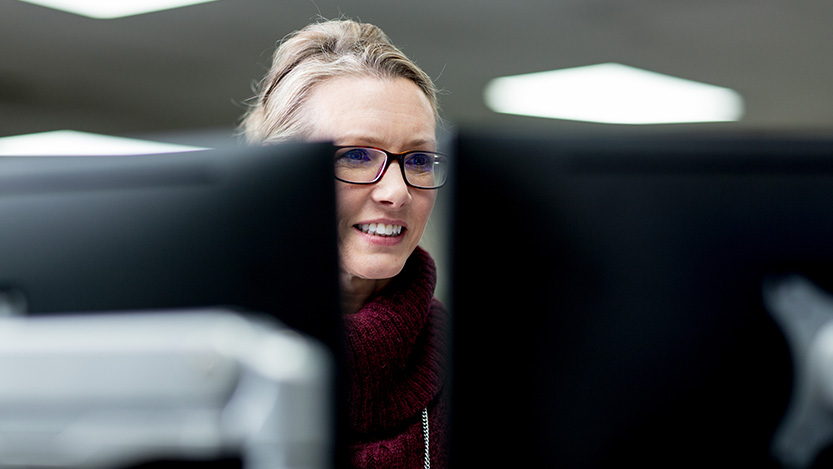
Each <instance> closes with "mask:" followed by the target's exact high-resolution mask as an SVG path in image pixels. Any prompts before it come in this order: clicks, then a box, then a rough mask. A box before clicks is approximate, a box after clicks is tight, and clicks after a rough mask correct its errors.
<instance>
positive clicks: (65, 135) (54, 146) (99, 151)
mask: <svg viewBox="0 0 833 469" xmlns="http://www.w3.org/2000/svg"><path fill="white" fill-rule="evenodd" d="M199 150H206V148H200V147H191V146H185V145H175V144H171V143H160V142H151V141H148V140H137V139H132V138H121V137H111V136H108V135H97V134H89V133H85V132H76V131H74V130H56V131H54V132H42V133H37V134H27V135H15V136H13V137H4V138H0V156H72V155H76V156H86V155H90V156H96V155H149V154H154V153H179V152H186V151H199Z"/></svg>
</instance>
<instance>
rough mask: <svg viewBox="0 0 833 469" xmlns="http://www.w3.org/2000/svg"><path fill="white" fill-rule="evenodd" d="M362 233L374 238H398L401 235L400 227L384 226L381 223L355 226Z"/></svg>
mask: <svg viewBox="0 0 833 469" xmlns="http://www.w3.org/2000/svg"><path fill="white" fill-rule="evenodd" d="M357 226H358V227H359V229H360V230H362V232H363V233H367V234H372V235H376V236H399V235H400V234H402V227H401V226H399V225H385V224H383V223H366V224H363V225H357Z"/></svg>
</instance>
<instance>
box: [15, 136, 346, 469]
mask: <svg viewBox="0 0 833 469" xmlns="http://www.w3.org/2000/svg"><path fill="white" fill-rule="evenodd" d="M332 171H333V169H332V146H331V145H329V144H317V143H316V144H313V143H286V144H281V145H276V146H265V147H244V146H232V147H228V148H220V149H215V150H207V151H198V152H190V153H176V154H161V155H137V156H110V157H100V156H95V157H92V156H91V157H74V156H73V157H4V158H2V159H0V311H2V313H3V314H5V315H18V316H32V317H35V316H37V317H45V316H55V315H64V316H73V315H76V316H77V315H91V314H92V315H96V314H103V315H113V314H129V313H137V314H147V313H151V314H153V312H160V313H161V314H170V313H176V312H178V311H205V310H216V309H217V308H220V309H222V310H224V311H228V310H231V311H235V312H239V313H240V314H244V315H251V316H252V317H257V318H259V319H257V320H260V319H262V318H263V317H264V316H266V317H271V318H274V319H277V320H278V321H280V323H282V324H283V325H285V326H287V327H289V328H290V329H291V330H294V331H297V332H300V333H301V334H302V335H304V336H307V337H310V338H314V339H316V340H318V341H320V342H321V343H323V344H324V345H325V346H326V347H328V348H329V350H330V351H331V352H334V353H333V354H332V355H333V357H332V358H333V360H332V361H333V363H334V364H335V366H336V369H335V370H334V373H333V375H332V376H331V378H333V380H334V383H335V386H334V387H333V388H332V389H328V390H327V393H330V394H329V395H330V397H331V398H333V399H335V401H336V406H335V408H336V414H337V415H336V416H335V417H336V419H335V421H336V422H337V425H336V427H335V428H334V429H333V428H320V429H319V431H321V432H327V431H335V432H336V434H337V435H338V434H340V433H339V432H340V430H339V429H340V424H341V423H343V422H342V421H341V420H340V416H341V415H342V413H341V412H342V411H343V407H341V404H342V401H341V394H340V392H341V390H342V389H343V388H342V385H343V383H342V382H341V381H340V377H341V376H342V372H341V368H340V363H341V359H340V357H341V355H342V354H341V353H340V350H341V345H342V343H341V314H340V301H339V294H338V292H339V289H338V279H337V275H338V271H337V262H338V261H337V259H338V256H337V247H336V240H335V229H334V228H335V208H334V205H335V199H334V185H335V184H334V182H333V181H334V178H333V173H332ZM108 321H109V320H108ZM195 321H196V320H195ZM159 322H160V324H162V323H164V321H159ZM109 323H110V322H105V324H109ZM118 323H125V322H124V321H119V322H118ZM38 324H40V322H39V323H38ZM84 324H87V322H84ZM196 325H197V324H196V322H195V327H196ZM4 327H5V326H4ZM37 327H40V326H37ZM44 327H47V326H44ZM38 330H40V329H38ZM49 330H52V329H49ZM73 330H75V329H73ZM230 332H233V331H230ZM167 335H170V334H167ZM167 335H166V337H167ZM183 340H185V338H183ZM116 345H118V344H116ZM131 350H133V349H131ZM137 350H139V349H137ZM183 350H185V349H183ZM6 352H9V351H8V350H7V351H6ZM12 352H13V351H12ZM9 353H11V352H9ZM4 356H6V355H4ZM122 358H124V357H122ZM275 360H280V357H275ZM144 371H148V370H144ZM64 374H65V373H64ZM64 374H62V375H61V376H62V377H65V376H64ZM96 378H97V379H103V378H101V377H96ZM3 379H11V380H13V379H15V378H14V377H13V376H5V377H4V378H3ZM46 381H48V379H47V380H46ZM249 386H250V387H251V383H250V384H249ZM286 395H289V394H286ZM58 397H60V396H58ZM117 397H118V396H111V398H112V399H111V400H109V401H108V400H107V399H103V400H102V402H104V403H105V405H112V404H113V402H118V401H117ZM261 397H264V396H261ZM177 398H181V396H178V397H177ZM44 412H46V411H44ZM44 415H46V414H44ZM0 420H2V419H0ZM0 423H2V422H0ZM4 428H5V427H4ZM6 430H8V431H11V430H9V429H6ZM10 435H11V434H10ZM337 435H336V436H337ZM12 436H14V435H12ZM17 436H20V435H17ZM4 441H5V440H4ZM340 444H341V442H340V440H339V439H338V438H336V441H335V445H336V449H337V450H341V446H340ZM332 461H333V462H334V463H335V464H338V463H339V461H341V455H340V454H337V455H335V456H334V457H333V460H332Z"/></svg>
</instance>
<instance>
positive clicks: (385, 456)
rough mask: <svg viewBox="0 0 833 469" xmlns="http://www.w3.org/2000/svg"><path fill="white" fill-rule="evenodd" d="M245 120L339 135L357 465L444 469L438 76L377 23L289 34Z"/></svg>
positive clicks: (251, 129) (248, 130)
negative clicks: (436, 244)
mask: <svg viewBox="0 0 833 469" xmlns="http://www.w3.org/2000/svg"><path fill="white" fill-rule="evenodd" d="M255 99H257V102H256V103H255V104H254V105H253V106H252V108H251V109H250V110H249V112H248V113H247V114H246V116H245V117H244V120H243V124H242V129H243V133H244V135H245V136H246V137H247V138H248V140H249V141H250V142H252V143H270V142H278V141H282V140H287V139H303V140H310V141H313V140H315V141H322V140H323V141H332V142H334V143H335V145H336V146H338V147H340V148H339V149H338V150H337V151H336V155H335V165H336V178H337V182H336V198H337V207H338V209H337V218H338V220H337V222H338V224H337V230H338V235H337V237H338V247H339V257H340V259H339V260H340V267H341V287H342V298H343V300H342V301H343V307H344V312H345V327H346V335H347V358H348V366H349V376H350V378H351V384H350V391H351V392H350V396H349V411H348V413H349V423H350V430H351V432H350V452H351V454H350V459H351V462H352V464H353V465H354V466H357V467H417V466H423V465H425V466H428V465H430V464H434V467H444V466H445V465H446V462H447V461H446V459H447V452H448V451H447V449H448V448H447V441H446V438H447V430H446V422H447V403H446V400H447V396H446V394H447V393H446V392H444V390H443V379H444V365H445V363H444V360H445V353H444V338H445V337H444V336H445V334H446V332H447V329H446V327H447V326H446V324H447V323H446V313H445V310H444V308H443V306H442V305H441V304H440V302H439V301H437V300H436V299H435V298H434V296H433V292H434V285H435V282H436V269H435V266H434V262H433V261H432V259H431V257H430V256H429V255H428V253H426V252H425V251H424V250H422V249H421V248H419V247H418V246H417V244H418V243H419V240H420V238H421V236H422V233H423V230H424V229H425V225H426V224H427V222H428V217H429V215H430V214H431V210H432V208H433V206H434V201H435V198H436V190H435V189H436V188H437V187H438V186H440V185H442V183H443V182H444V179H445V175H446V174H447V167H448V163H447V161H446V160H445V159H444V157H442V155H439V154H437V153H436V152H435V151H436V146H437V142H436V136H435V130H436V125H437V122H438V112H437V98H436V90H435V88H434V85H433V83H432V82H431V79H430V78H429V77H428V76H427V75H426V74H425V73H424V72H423V71H422V70H421V69H419V67H417V66H416V65H415V64H414V63H413V62H411V61H410V60H409V59H408V58H407V57H405V55H404V54H402V53H401V52H400V51H399V50H398V49H397V48H396V47H394V46H393V45H392V44H391V42H390V41H389V39H388V38H387V37H386V36H385V34H384V33H383V32H382V31H381V30H380V29H379V28H377V27H375V26H373V25H369V24H360V23H356V22H353V21H348V20H338V21H325V22H321V23H315V24H312V25H309V26H307V27H306V28H304V29H302V30H301V31H298V32H296V33H294V34H293V35H291V36H289V37H288V38H287V39H285V40H284V41H283V42H282V44H281V45H280V47H279V48H278V50H277V51H276V53H275V57H274V61H273V64H272V67H271V69H270V71H269V72H268V74H267V76H266V77H265V79H264V80H263V81H262V82H261V85H260V90H259V94H258V96H257V97H256V98H255Z"/></svg>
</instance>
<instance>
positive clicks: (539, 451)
mask: <svg viewBox="0 0 833 469" xmlns="http://www.w3.org/2000/svg"><path fill="white" fill-rule="evenodd" d="M456 153H457V176H458V177H457V183H456V188H455V202H454V204H455V205H454V206H455V211H454V215H453V217H454V219H455V222H456V225H455V227H454V232H455V234H454V237H453V244H452V248H451V253H452V257H453V260H452V271H453V281H452V288H453V302H452V309H453V319H454V320H453V323H454V327H453V360H454V365H453V373H452V389H453V435H454V438H453V457H452V461H453V463H454V465H455V466H463V465H465V466H472V467H474V466H479V465H488V466H490V467H509V466H512V467H582V468H587V467H621V466H623V465H626V464H628V463H630V464H632V465H636V466H638V467H689V466H694V465H700V466H719V467H781V466H789V465H790V461H791V459H790V457H789V454H788V453H790V451H791V450H790V448H787V449H786V450H784V449H783V448H781V449H778V448H777V447H778V444H777V442H776V440H777V434H778V432H779V431H780V430H779V428H781V426H782V425H784V422H785V416H786V414H787V413H788V411H789V409H790V408H791V407H795V406H799V407H800V405H799V403H798V401H799V400H800V399H801V396H800V395H799V394H802V393H799V392H798V386H799V383H798V378H799V371H801V370H803V369H805V368H806V367H805V366H804V364H802V363H800V362H799V361H793V358H796V360H798V359H800V358H801V356H800V355H801V353H799V352H800V350H801V346H800V344H799V345H796V344H793V343H792V342H791V341H790V340H788V339H789V336H790V334H789V333H788V332H787V331H786V329H788V327H785V326H784V325H783V324H782V323H781V322H780V321H779V320H778V318H777V317H776V316H777V314H775V313H776V312H775V311H773V310H776V309H778V308H777V307H776V305H774V304H773V302H772V301H770V300H768V299H767V296H768V291H769V289H770V287H771V286H772V285H775V286H778V285H781V284H783V282H784V280H783V279H784V278H790V277H791V276H798V277H800V278H802V279H803V280H804V281H806V282H807V284H810V285H814V286H815V287H816V288H817V289H818V291H819V292H820V294H819V296H824V295H826V292H827V291H829V290H830V289H831V287H833V140H829V139H820V138H809V137H808V138H805V137H801V136H761V135H751V136H750V135H729V134H715V135H664V136H663V135H654V136H650V135H639V136H633V135H631V136H624V135H606V134H598V135H596V134H594V135H583V136H572V137H567V136H557V135H505V134H503V135H502V134H500V133H490V134H486V133H474V132H465V131H463V132H461V133H460V135H459V137H458V142H457V151H456ZM785 276H786V277H785ZM818 303H823V301H819V302H818ZM822 309H823V308H822ZM831 317H833V310H831ZM794 378H795V379H794ZM808 389H809V388H808ZM805 394H812V392H809V393H805ZM794 413H795V412H794ZM799 413H800V412H799ZM822 415H827V414H822ZM821 418H824V417H821ZM810 436H812V435H807V438H810ZM799 439H800V438H799ZM810 439H811V438H810ZM821 441H823V438H822V439H821ZM816 449H818V451H816V452H815V453H814V454H813V455H812V457H811V458H810V459H807V458H806V457H805V458H804V464H805V466H806V464H807V463H812V462H813V461H815V462H816V463H818V461H823V460H825V457H826V454H827V453H826V452H825V451H824V445H821V446H819V447H818V448H816ZM785 454H786V456H785ZM795 454H797V453H796V451H793V455H795ZM806 455H807V453H806V452H805V456H806ZM827 462H829V459H827ZM793 467H796V466H793Z"/></svg>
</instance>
